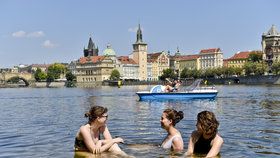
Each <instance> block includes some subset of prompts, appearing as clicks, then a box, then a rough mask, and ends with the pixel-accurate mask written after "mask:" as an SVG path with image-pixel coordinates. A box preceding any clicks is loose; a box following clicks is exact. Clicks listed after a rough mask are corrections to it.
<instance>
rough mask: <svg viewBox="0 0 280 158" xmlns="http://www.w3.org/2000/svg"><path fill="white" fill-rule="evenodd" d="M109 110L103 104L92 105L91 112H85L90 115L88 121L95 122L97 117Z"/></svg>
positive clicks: (87, 115)
mask: <svg viewBox="0 0 280 158" xmlns="http://www.w3.org/2000/svg"><path fill="white" fill-rule="evenodd" d="M107 111H108V109H107V108H105V107H102V106H92V107H91V108H90V110H89V112H87V113H85V117H88V123H91V122H93V121H94V120H95V119H96V118H97V117H100V116H102V115H103V114H104V113H106V112H107Z"/></svg>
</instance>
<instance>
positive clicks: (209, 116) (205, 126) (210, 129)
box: [197, 111, 219, 137]
mask: <svg viewBox="0 0 280 158" xmlns="http://www.w3.org/2000/svg"><path fill="white" fill-rule="evenodd" d="M197 123H200V125H201V128H202V130H203V132H204V133H205V134H206V135H209V136H211V137H215V135H216V134H217V132H218V127H219V122H218V121H217V119H216V117H215V114H214V113H213V112H210V111H202V112H200V113H198V114H197Z"/></svg>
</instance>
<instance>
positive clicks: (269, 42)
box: [262, 25, 280, 71]
mask: <svg viewBox="0 0 280 158" xmlns="http://www.w3.org/2000/svg"><path fill="white" fill-rule="evenodd" d="M262 51H263V60H265V61H266V62H267V64H268V66H269V69H270V70H269V71H271V66H272V63H273V62H275V61H280V33H279V32H278V31H277V29H276V26H275V25H272V27H271V28H270V29H269V31H268V32H267V33H263V35H262Z"/></svg>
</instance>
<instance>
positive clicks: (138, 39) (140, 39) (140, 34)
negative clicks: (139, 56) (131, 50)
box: [136, 24, 143, 43]
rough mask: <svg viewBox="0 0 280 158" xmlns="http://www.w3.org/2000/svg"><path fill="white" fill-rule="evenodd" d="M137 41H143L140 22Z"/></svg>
mask: <svg viewBox="0 0 280 158" xmlns="http://www.w3.org/2000/svg"><path fill="white" fill-rule="evenodd" d="M136 43H143V40H142V31H141V27H140V24H138V30H137V40H136Z"/></svg>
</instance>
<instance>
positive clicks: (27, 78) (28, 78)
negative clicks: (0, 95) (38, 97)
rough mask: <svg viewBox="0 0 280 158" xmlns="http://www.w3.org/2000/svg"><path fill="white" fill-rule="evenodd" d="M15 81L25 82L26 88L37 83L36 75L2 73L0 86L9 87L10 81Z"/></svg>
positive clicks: (0, 74)
mask: <svg viewBox="0 0 280 158" xmlns="http://www.w3.org/2000/svg"><path fill="white" fill-rule="evenodd" d="M13 79H19V80H20V81H23V82H24V84H25V86H29V85H32V84H34V83H35V79H34V75H33V74H31V73H14V72H2V73H0V86H5V85H7V84H8V83H9V81H11V80H13Z"/></svg>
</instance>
